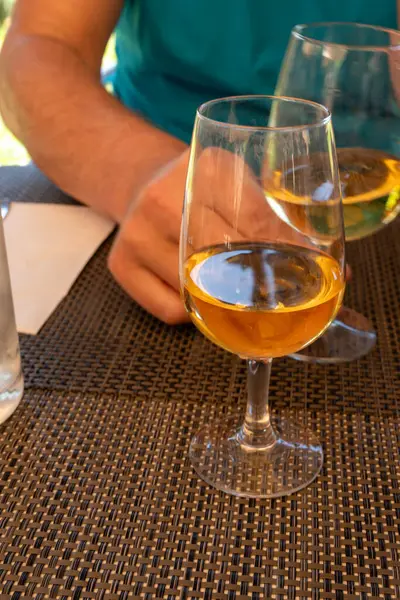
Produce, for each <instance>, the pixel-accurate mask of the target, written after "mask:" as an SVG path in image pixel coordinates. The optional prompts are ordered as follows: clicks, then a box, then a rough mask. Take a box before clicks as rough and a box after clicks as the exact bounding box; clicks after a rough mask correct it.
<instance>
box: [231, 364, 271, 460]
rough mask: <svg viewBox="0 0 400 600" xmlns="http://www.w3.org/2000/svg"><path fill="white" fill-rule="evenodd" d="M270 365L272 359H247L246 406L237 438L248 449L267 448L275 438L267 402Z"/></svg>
mask: <svg viewBox="0 0 400 600" xmlns="http://www.w3.org/2000/svg"><path fill="white" fill-rule="evenodd" d="M271 366H272V359H268V360H265V361H257V360H248V361H247V408H246V416H245V419H244V423H243V425H242V428H241V430H240V432H239V439H240V442H241V443H242V444H243V445H245V446H248V447H249V449H250V448H254V449H257V448H258V449H261V448H268V447H269V446H272V445H273V444H274V443H275V441H276V439H277V437H276V434H275V432H274V429H273V427H272V425H271V414H270V410H269V402H268V397H269V381H270V377H271Z"/></svg>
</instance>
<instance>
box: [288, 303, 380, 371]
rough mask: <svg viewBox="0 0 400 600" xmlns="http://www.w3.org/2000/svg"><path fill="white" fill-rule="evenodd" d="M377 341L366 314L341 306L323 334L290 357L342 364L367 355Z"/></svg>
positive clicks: (321, 362)
mask: <svg viewBox="0 0 400 600" xmlns="http://www.w3.org/2000/svg"><path fill="white" fill-rule="evenodd" d="M375 344H376V333H375V331H374V330H373V328H372V325H371V323H370V322H369V321H368V319H367V318H366V317H364V316H363V315H361V314H360V313H358V312H356V311H354V310H351V309H350V308H342V310H341V311H340V313H339V315H338V316H337V318H336V319H335V320H334V321H333V323H332V324H331V326H330V327H329V328H328V329H327V330H326V331H325V333H324V334H323V335H322V336H321V337H320V338H318V339H317V340H316V341H315V342H314V343H313V344H310V346H307V347H306V348H303V350H301V351H300V352H296V353H295V354H291V355H290V356H291V357H292V358H295V359H296V360H302V361H304V362H309V363H320V364H330V363H342V362H350V361H352V360H357V359H358V358H361V357H362V356H365V355H366V354H368V353H369V352H370V351H371V350H372V348H373V347H374V346H375Z"/></svg>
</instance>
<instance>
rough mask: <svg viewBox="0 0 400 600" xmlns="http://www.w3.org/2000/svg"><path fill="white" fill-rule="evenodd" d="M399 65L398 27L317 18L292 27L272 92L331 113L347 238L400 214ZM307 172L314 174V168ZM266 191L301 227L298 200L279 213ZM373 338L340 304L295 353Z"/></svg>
mask: <svg viewBox="0 0 400 600" xmlns="http://www.w3.org/2000/svg"><path fill="white" fill-rule="evenodd" d="M399 67H400V33H399V32H398V31H394V30H390V29H384V28H380V27H373V26H370V25H360V24H356V23H321V24H318V23H317V24H311V25H297V26H296V27H295V28H294V29H293V31H292V33H291V37H290V42H289V45H288V49H287V52H286V55H285V59H284V61H283V64H282V68H281V73H280V76H279V81H278V84H277V88H276V94H277V95H282V94H284V95H285V94H287V95H290V96H296V97H300V98H306V99H309V100H313V101H315V102H320V103H321V104H323V105H324V106H327V107H328V109H329V110H330V111H331V113H332V115H333V124H334V128H335V138H336V144H337V156H338V164H339V171H340V183H341V191H342V195H343V210H344V224H345V232H346V240H347V241H352V240H359V239H361V238H363V237H366V236H368V235H371V234H373V233H375V232H376V231H378V230H379V229H381V228H382V227H384V226H385V225H387V224H388V223H390V222H391V221H393V219H395V217H396V216H397V215H398V214H399V212H400V118H399V117H400V106H399V102H400V75H399V74H400V71H399ZM302 170H304V165H301V164H294V165H293V166H292V167H291V170H290V169H289V172H287V173H281V174H280V176H281V177H287V178H292V179H295V178H297V177H298V176H302V174H301V171H302ZM314 176H315V177H317V178H318V177H319V175H318V167H317V172H316V173H314ZM276 186H277V187H278V188H280V184H279V181H278V182H277V183H276ZM272 187H273V186H272ZM267 188H268V186H267ZM324 191H326V190H324V188H323V187H321V188H320V193H321V194H323V193H324ZM266 195H267V198H270V199H271V206H272V207H274V208H275V209H276V210H278V211H279V212H280V214H281V218H284V219H285V220H286V222H288V223H291V224H292V226H293V227H296V228H301V227H302V226H303V225H302V224H301V223H299V221H298V210H299V209H298V206H299V204H301V201H302V200H301V198H298V197H295V195H293V198H292V200H293V202H292V204H290V203H289V202H286V203H285V207H286V208H285V210H284V211H283V209H282V206H281V203H280V198H279V196H278V197H276V198H274V194H273V190H272V193H270V191H269V190H268V189H266ZM283 213H284V214H283ZM374 344H375V333H374V332H373V329H372V326H371V325H370V324H369V322H368V321H367V319H365V317H363V316H362V315H359V314H358V313H356V312H355V311H351V310H349V309H346V310H344V311H342V312H341V313H340V315H339V317H338V318H337V319H336V320H335V322H334V323H333V324H332V327H331V329H330V330H329V331H327V332H326V334H325V335H324V336H322V337H321V338H320V339H319V340H318V341H317V342H316V343H315V344H312V345H311V346H309V347H308V348H307V349H305V350H304V351H303V352H301V353H299V354H296V358H300V359H302V360H308V361H317V362H342V361H347V360H352V359H355V358H359V357H360V356H363V355H364V354H366V353H368V352H369V351H370V350H371V348H372V347H373V346H374Z"/></svg>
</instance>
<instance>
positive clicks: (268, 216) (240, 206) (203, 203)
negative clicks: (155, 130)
mask: <svg viewBox="0 0 400 600" xmlns="http://www.w3.org/2000/svg"><path fill="white" fill-rule="evenodd" d="M189 195H190V210H191V219H190V232H189V237H190V236H192V238H193V239H197V238H198V237H199V236H200V235H203V237H204V238H205V237H206V233H205V232H202V231H201V230H202V229H203V230H207V228H208V229H210V226H209V224H208V221H207V219H210V218H211V215H214V218H213V222H214V223H213V225H214V230H213V231H212V236H211V233H210V234H209V238H211V237H212V238H213V239H212V240H211V239H204V240H203V243H202V244H200V246H206V245H211V244H215V243H224V242H225V243H226V242H227V241H233V240H235V239H236V240H237V239H252V240H258V241H277V240H279V241H280V242H286V243H292V244H298V245H304V244H307V242H308V241H309V240H308V239H307V238H305V237H304V235H302V234H301V233H300V232H299V231H296V229H294V228H293V227H292V226H290V225H289V224H287V223H285V222H284V220H283V219H282V218H281V216H279V214H278V213H277V211H275V210H273V208H272V207H271V203H270V200H268V199H267V198H266V194H265V192H264V190H263V188H262V186H261V184H260V182H259V181H257V179H256V177H255V175H254V173H253V172H252V170H251V168H250V167H249V166H248V165H247V164H246V163H245V161H244V158H242V157H241V156H238V155H235V154H233V153H231V152H228V151H226V150H222V149H219V148H207V149H206V150H203V151H202V153H201V154H200V155H199V157H198V158H197V163H196V169H195V172H194V176H193V178H192V182H191V187H190V189H189ZM217 223H218V224H219V228H220V230H219V235H218V233H217V230H216V226H217ZM227 238H228V239H227Z"/></svg>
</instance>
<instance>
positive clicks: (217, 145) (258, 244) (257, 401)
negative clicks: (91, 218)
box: [180, 96, 344, 497]
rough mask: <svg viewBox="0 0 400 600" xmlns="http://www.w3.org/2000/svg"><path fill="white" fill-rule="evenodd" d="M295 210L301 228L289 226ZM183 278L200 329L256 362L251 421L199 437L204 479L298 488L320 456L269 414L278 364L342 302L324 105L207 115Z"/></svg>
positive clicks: (295, 425) (244, 104)
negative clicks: (285, 214) (270, 389)
mask: <svg viewBox="0 0 400 600" xmlns="http://www.w3.org/2000/svg"><path fill="white" fill-rule="evenodd" d="M270 200H274V201H276V203H277V204H279V207H280V209H279V210H275V209H272V208H271V205H270ZM288 206H290V207H291V208H290V210H293V211H294V212H295V213H296V219H297V220H298V222H299V223H301V227H298V228H297V229H295V228H293V227H292V226H290V225H288V224H287V223H286V222H285V220H284V219H282V218H281V216H280V214H279V213H280V212H281V210H282V211H285V210H286V209H287V207H288ZM180 280H181V289H182V295H183V298H184V302H185V306H186V309H187V311H188V313H189V315H190V316H191V319H192V320H193V322H194V324H195V325H196V326H197V327H198V329H199V330H200V331H201V332H202V333H203V334H204V335H205V336H206V337H208V338H209V339H210V340H211V341H212V342H214V343H215V344H217V345H218V346H221V347H222V348H224V349H226V350H228V351H230V352H233V353H234V354H237V355H239V356H240V357H241V358H243V359H245V360H246V361H247V363H248V402H247V409H246V415H245V417H244V420H242V422H238V419H236V418H233V419H227V420H222V421H219V422H212V423H210V424H209V425H208V426H206V427H205V428H203V429H202V430H200V431H199V432H198V433H197V435H196V436H195V437H194V439H193V441H192V444H191V447H190V457H191V460H192V463H193V465H194V467H195V469H196V471H197V472H198V473H199V475H200V476H201V477H202V478H203V479H204V480H205V481H207V482H209V483H211V484H212V485H214V486H215V487H217V488H219V489H221V490H224V491H226V492H229V493H232V494H236V495H239V496H248V497H274V496H281V495H285V494H288V493H291V492H294V491H296V490H299V489H301V488H302V487H304V486H305V485H307V484H308V483H309V482H311V481H312V480H313V479H314V478H315V477H316V475H317V474H318V472H319V471H320V469H321V466H322V461H323V453H322V448H321V445H320V443H319V441H318V440H317V439H316V438H315V437H314V435H313V433H312V432H310V431H308V430H307V429H306V428H304V427H303V426H302V425H301V424H300V423H299V422H295V421H290V420H289V421H287V420H285V419H278V418H274V419H273V418H272V417H271V413H270V410H269V405H268V386H269V378H270V372H271V362H272V359H273V358H274V357H278V356H284V355H285V354H289V353H293V352H296V351H298V350H300V348H302V347H304V346H305V345H306V344H308V343H310V342H311V341H312V340H314V339H316V338H317V337H318V336H319V335H321V333H323V331H324V330H325V329H326V328H327V327H328V325H329V324H330V323H331V321H332V319H333V318H334V317H335V315H336V313H337V311H338V309H339V307H340V304H341V300H342V296H343V291H344V232H343V215H342V205H341V198H340V185H339V175H338V170H337V163H336V152H335V144H334V138H333V133H332V126H331V117H330V114H329V111H328V110H327V109H326V108H324V107H323V106H320V105H318V104H315V103H312V102H307V101H303V100H294V99H291V98H275V97H270V96H248V97H236V98H226V99H221V100H215V101H212V102H208V103H206V104H204V105H203V106H201V107H200V109H199V110H198V112H197V117H196V122H195V127H194V132H193V138H192V146H191V154H190V162H189V169H188V177H187V185H186V194H185V202H184V212H183V220H182V230H181V250H180Z"/></svg>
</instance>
